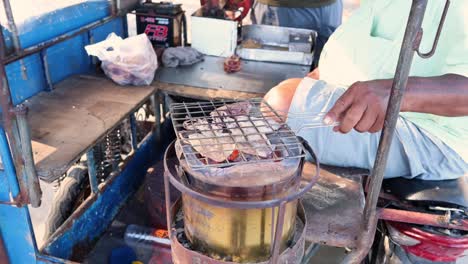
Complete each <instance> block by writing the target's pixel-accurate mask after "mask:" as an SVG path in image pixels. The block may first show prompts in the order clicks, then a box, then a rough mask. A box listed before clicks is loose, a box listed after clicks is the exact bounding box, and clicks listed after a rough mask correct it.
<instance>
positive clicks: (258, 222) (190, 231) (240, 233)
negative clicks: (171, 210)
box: [182, 178, 299, 263]
mask: <svg viewBox="0 0 468 264" xmlns="http://www.w3.org/2000/svg"><path fill="white" fill-rule="evenodd" d="M298 179H299V178H298ZM298 183H299V182H298V181H297V182H296V184H291V185H290V186H289V189H287V192H288V193H289V191H290V192H293V191H296V190H297V187H298ZM211 194H212V193H211ZM286 194H287V193H286ZM280 195H281V194H280ZM262 198H263V199H272V198H273V197H272V196H271V194H268V193H265V195H264V196H263V197H261V196H259V197H245V198H244V199H242V200H243V201H253V199H255V200H257V201H260V199H262ZM220 199H226V197H220ZM237 200H239V199H238V198H237ZM297 202H298V201H297V200H294V201H291V202H289V203H287V204H286V205H285V214H284V223H283V229H282V234H281V240H280V241H279V243H280V244H279V246H280V252H283V251H284V250H285V249H286V248H287V247H288V246H289V245H290V242H291V241H292V238H293V236H294V227H295V225H296V222H295V221H296V209H297ZM182 203H183V210H184V222H185V234H186V235H187V238H188V239H189V240H190V242H191V243H192V244H193V245H194V247H195V248H196V249H197V250H199V251H200V252H203V253H205V254H207V255H208V256H211V257H216V256H219V257H221V258H223V257H225V256H230V257H231V258H232V260H233V261H234V262H241V263H242V262H261V261H266V260H268V259H269V258H270V252H271V247H272V241H274V235H275V226H276V223H277V216H278V211H279V207H272V208H252V209H242V208H226V207H221V206H215V205H211V204H208V203H205V202H203V201H200V200H197V199H196V198H193V197H191V196H190V195H182Z"/></svg>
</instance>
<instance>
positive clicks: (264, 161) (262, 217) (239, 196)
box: [165, 100, 318, 263]
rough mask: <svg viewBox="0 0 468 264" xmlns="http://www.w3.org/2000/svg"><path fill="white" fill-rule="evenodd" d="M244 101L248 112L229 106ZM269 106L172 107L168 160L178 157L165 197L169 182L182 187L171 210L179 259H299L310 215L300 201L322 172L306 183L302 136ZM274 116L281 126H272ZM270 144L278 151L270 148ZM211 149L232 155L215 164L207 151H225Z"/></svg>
mask: <svg viewBox="0 0 468 264" xmlns="http://www.w3.org/2000/svg"><path fill="white" fill-rule="evenodd" d="M236 104H237V105H236ZM241 104H244V105H246V104H249V106H248V109H249V110H248V111H247V114H246V113H243V112H242V110H239V109H236V108H235V107H233V108H232V109H230V107H231V106H239V105H241ZM264 107H266V108H268V106H265V105H264V102H263V101H261V100H250V101H245V102H224V101H222V102H209V103H190V104H186V103H182V104H175V105H173V106H171V114H172V121H173V124H174V128H175V131H176V134H177V135H178V140H177V141H176V143H174V144H173V145H172V146H171V147H170V148H169V149H168V150H167V152H166V157H165V160H166V161H167V160H169V159H171V160H172V161H174V160H175V163H176V164H172V165H168V164H169V163H167V164H166V166H165V190H166V197H169V196H167V195H170V188H169V187H170V185H173V186H174V187H175V188H176V189H178V190H179V191H180V192H181V193H182V199H181V205H180V204H179V205H178V207H177V208H176V209H175V207H172V210H171V211H170V212H168V214H167V215H168V217H169V218H170V219H168V220H167V222H168V223H172V224H173V225H172V228H171V239H172V241H173V247H172V248H173V249H172V251H173V260H174V262H175V263H187V258H190V257H193V258H199V259H200V261H202V262H201V263H205V262H206V263H263V262H269V263H284V261H286V259H289V260H288V263H298V262H299V261H300V259H301V258H302V254H303V252H304V234H303V233H304V226H305V222H306V220H305V217H304V213H303V209H302V206H301V205H299V204H298V201H299V198H300V197H301V196H302V195H303V194H304V193H305V192H306V191H307V190H309V189H310V188H311V187H312V185H313V184H314V183H315V181H316V179H317V176H318V170H317V175H316V177H313V178H312V179H311V180H310V182H308V183H307V184H302V185H301V176H302V175H301V174H302V164H303V161H304V153H303V151H304V149H303V147H302V144H303V142H300V140H299V139H298V138H297V137H296V136H295V135H294V133H292V132H291V131H290V130H289V128H287V126H286V125H285V124H284V121H283V119H282V117H281V116H279V115H278V114H277V113H274V111H272V109H271V108H268V109H267V110H265V109H264ZM221 109H222V110H221ZM223 111H224V112H223ZM210 113H211V114H210ZM213 113H214V114H213ZM259 114H260V115H259ZM245 116H248V118H246V117H245ZM221 117H222V118H221ZM262 118H264V119H262ZM270 119H274V120H276V121H275V122H277V123H281V125H278V126H276V125H273V126H275V129H273V128H272V127H273V126H272V124H273V123H270ZM233 120H234V121H233ZM230 122H231V123H230ZM221 123H222V125H221ZM277 123H275V124H277ZM267 127H269V128H268V129H267ZM184 128H185V129H187V128H189V129H190V130H192V131H186V130H184ZM205 128H206V130H204V129H205ZM226 130H229V131H230V132H229V133H228V132H226ZM239 131H242V133H241V134H239V133H236V132H239ZM186 133H187V134H188V135H189V136H187V134H186ZM194 134H198V136H197V137H196V138H197V140H194V139H193V138H194V137H193V135H194ZM200 135H202V136H205V137H200ZM210 135H213V137H209V136H210ZM261 136H263V137H261ZM203 140H205V141H203ZM210 140H211V141H210ZM226 140H228V143H226ZM261 140H264V141H265V143H261V144H260V143H259V141H261ZM213 142H216V143H213ZM220 142H221V143H220ZM223 142H224V143H223ZM229 142H230V143H232V144H229ZM189 143H190V144H189ZM197 144H199V145H197ZM218 144H219V145H218ZM226 145H228V147H226ZM229 146H230V147H231V148H232V149H230V148H229ZM253 146H254V147H253ZM266 147H271V148H272V149H271V152H267V154H265V151H264V150H265V148H266ZM307 149H308V150H309V152H310V151H311V150H310V148H307ZM252 150H254V152H252ZM209 151H212V152H216V154H218V156H219V155H221V156H222V155H223V154H226V153H221V152H219V151H222V152H227V154H229V155H227V154H226V155H227V156H226V160H225V161H224V162H220V161H219V160H218V162H214V161H213V160H212V159H210V158H207V157H206V156H208V157H211V158H213V159H216V158H219V157H216V155H212V154H211V155H210V154H207V152H209ZM248 153H249V154H248ZM202 154H204V155H205V156H204V155H202ZM234 154H235V155H234ZM233 155H234V156H233ZM265 155H266V156H265ZM312 155H313V153H312ZM263 156H265V157H263ZM174 157H177V158H174ZM317 166H318V163H317ZM168 201H170V199H169V200H168V199H166V202H168ZM166 208H171V205H170V204H167V205H166ZM168 210H169V209H168ZM178 213H179V214H178ZM174 219H175V220H174ZM181 222H183V224H181ZM182 230H183V231H182ZM293 259H294V261H293ZM203 261H205V262H203ZM188 263H198V262H193V261H192V262H188Z"/></svg>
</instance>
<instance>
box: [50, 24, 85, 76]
mask: <svg viewBox="0 0 468 264" xmlns="http://www.w3.org/2000/svg"><path fill="white" fill-rule="evenodd" d="M88 44H89V43H88V35H87V33H83V34H81V35H78V36H76V37H74V38H71V39H69V40H66V41H64V42H61V43H58V44H56V45H54V46H52V47H50V48H48V49H47V51H46V54H47V62H48V65H49V73H50V77H51V80H52V83H57V82H60V81H61V80H63V79H65V78H66V77H68V76H70V75H74V74H81V73H87V72H90V71H91V65H90V61H89V58H88V54H87V53H86V50H85V49H84V46H86V45H88Z"/></svg>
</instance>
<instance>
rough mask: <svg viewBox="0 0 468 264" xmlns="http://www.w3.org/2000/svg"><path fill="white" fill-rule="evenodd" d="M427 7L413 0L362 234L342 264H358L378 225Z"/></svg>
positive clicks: (371, 177)
mask: <svg viewBox="0 0 468 264" xmlns="http://www.w3.org/2000/svg"><path fill="white" fill-rule="evenodd" d="M426 6H427V0H413V3H412V5H411V10H410V14H409V18H408V24H407V26H406V31H405V35H404V39H403V43H402V45H401V50H400V56H399V59H398V64H397V68H396V72H395V77H394V79H393V84H392V90H391V93H390V99H389V102H388V107H387V112H386V115H385V123H384V128H383V130H382V134H381V136H380V142H379V147H378V150H377V156H376V159H375V163H374V168H373V170H372V173H371V176H370V184H369V186H370V190H369V192H368V194H367V196H366V205H365V207H364V213H363V223H362V232H361V235H360V237H359V241H358V248H357V249H356V250H355V251H352V252H351V253H350V254H349V255H347V256H346V258H345V259H344V261H343V263H360V262H361V261H362V260H363V259H364V257H365V256H366V255H367V253H368V252H369V250H370V248H371V246H372V242H373V240H374V235H375V230H376V225H377V220H378V217H377V212H376V206H377V200H378V197H379V193H380V189H381V187H382V181H383V178H384V172H385V168H386V165H387V159H388V152H389V150H390V145H391V143H392V139H393V136H394V133H395V127H396V123H397V120H398V117H399V112H400V105H401V100H402V98H403V94H404V92H405V89H406V85H407V83H408V76H409V72H410V68H411V63H412V61H413V56H414V53H415V49H417V48H418V47H417V45H415V43H416V41H418V39H417V36H418V33H419V32H420V30H421V24H422V20H423V18H424V13H425V10H426Z"/></svg>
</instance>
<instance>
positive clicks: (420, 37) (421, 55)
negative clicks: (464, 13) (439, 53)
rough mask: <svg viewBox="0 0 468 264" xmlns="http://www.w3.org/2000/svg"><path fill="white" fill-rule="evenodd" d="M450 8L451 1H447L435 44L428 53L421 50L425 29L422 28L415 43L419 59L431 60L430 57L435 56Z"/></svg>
mask: <svg viewBox="0 0 468 264" xmlns="http://www.w3.org/2000/svg"><path fill="white" fill-rule="evenodd" d="M449 6H450V0H446V2H445V7H444V11H443V12H442V17H441V18H440V22H439V27H438V28H437V33H436V35H435V39H434V42H433V44H432V48H431V50H430V51H429V52H427V53H422V52H421V51H420V50H419V48H420V44H421V39H422V36H423V29H422V28H421V29H420V31H419V32H418V35H417V36H416V41H415V45H416V47H415V50H416V53H417V54H418V56H419V57H421V58H423V59H428V58H430V57H432V56H433V55H434V53H435V51H436V48H437V44H438V43H439V38H440V34H441V33H442V28H443V27H444V23H445V18H446V17H447V12H448V9H449Z"/></svg>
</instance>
